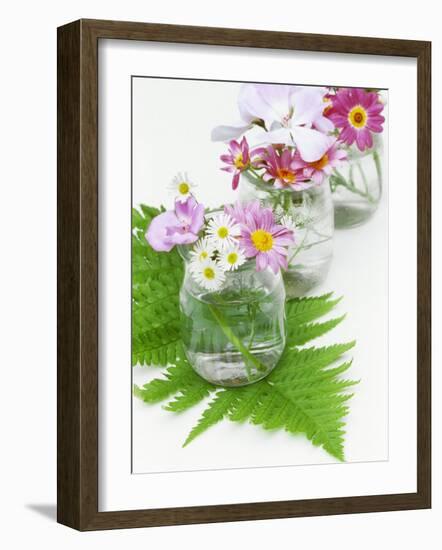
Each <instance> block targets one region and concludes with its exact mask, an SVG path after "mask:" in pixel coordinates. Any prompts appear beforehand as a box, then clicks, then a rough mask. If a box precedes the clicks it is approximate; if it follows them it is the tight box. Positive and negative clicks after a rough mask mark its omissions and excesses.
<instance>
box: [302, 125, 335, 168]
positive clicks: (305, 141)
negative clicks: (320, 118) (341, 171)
mask: <svg viewBox="0 0 442 550" xmlns="http://www.w3.org/2000/svg"><path fill="white" fill-rule="evenodd" d="M292 135H293V141H294V142H295V144H296V146H297V147H298V149H299V153H300V155H301V157H302V159H303V160H305V161H306V162H314V161H316V160H319V159H320V158H321V157H322V156H323V155H324V153H326V151H327V150H328V149H329V147H330V144H331V143H332V142H331V140H330V138H329V137H328V136H325V135H324V134H322V133H321V132H318V131H317V130H312V129H310V128H303V127H300V126H299V127H296V128H295V129H292Z"/></svg>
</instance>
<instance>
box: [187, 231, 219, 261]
mask: <svg viewBox="0 0 442 550" xmlns="http://www.w3.org/2000/svg"><path fill="white" fill-rule="evenodd" d="M214 252H215V247H214V246H213V244H212V242H211V241H210V239H208V238H207V237H203V238H202V239H200V240H199V241H198V242H197V243H196V244H195V246H194V247H193V249H192V250H191V251H190V256H191V258H192V262H195V263H198V262H205V261H207V260H210V259H211V258H212V256H213V253H214Z"/></svg>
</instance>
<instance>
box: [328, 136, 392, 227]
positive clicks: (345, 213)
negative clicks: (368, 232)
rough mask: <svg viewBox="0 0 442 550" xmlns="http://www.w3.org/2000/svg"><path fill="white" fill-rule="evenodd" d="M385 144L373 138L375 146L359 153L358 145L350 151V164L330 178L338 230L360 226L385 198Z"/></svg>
mask: <svg viewBox="0 0 442 550" xmlns="http://www.w3.org/2000/svg"><path fill="white" fill-rule="evenodd" d="M383 158H384V155H383V141H382V136H381V135H375V136H374V143H373V147H371V148H370V149H366V150H365V151H362V152H361V151H359V149H358V148H357V147H356V145H355V144H353V145H352V146H351V147H349V148H348V149H347V159H348V162H347V163H345V165H344V167H343V168H340V169H339V170H337V169H335V170H334V172H333V174H332V175H331V176H330V188H331V191H332V197H333V203H334V208H335V227H336V228H337V229H345V228H349V227H357V226H359V225H362V224H363V223H365V222H366V221H368V220H369V219H370V218H371V217H372V216H373V214H374V213H375V212H376V210H377V208H378V206H379V202H380V200H381V197H382V185H383V179H382V176H383Z"/></svg>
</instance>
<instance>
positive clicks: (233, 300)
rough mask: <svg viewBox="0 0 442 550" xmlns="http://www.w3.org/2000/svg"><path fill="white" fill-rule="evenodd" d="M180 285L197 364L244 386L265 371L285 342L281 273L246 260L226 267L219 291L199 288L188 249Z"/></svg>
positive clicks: (184, 324) (184, 326) (211, 375)
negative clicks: (261, 268)
mask: <svg viewBox="0 0 442 550" xmlns="http://www.w3.org/2000/svg"><path fill="white" fill-rule="evenodd" d="M180 252H181V255H182V256H183V258H184V261H185V274H184V280H183V284H182V286H181V290H180V312H181V313H180V317H181V331H182V340H183V343H184V350H185V353H186V356H187V359H188V360H189V362H190V364H191V365H192V367H193V369H194V370H195V371H196V372H197V373H198V374H199V375H200V376H202V377H203V378H204V379H205V380H207V381H208V382H211V383H212V384H216V385H219V386H230V387H231V386H245V385H247V384H251V383H253V382H256V381H258V380H261V379H262V378H264V377H265V376H267V375H268V374H269V373H270V372H271V371H272V370H273V369H274V368H275V366H276V365H277V363H278V361H279V358H280V357H281V355H282V352H283V351H284V347H285V341H286V334H285V291H284V284H283V281H282V277H281V274H280V273H278V274H277V275H275V274H274V273H273V272H271V271H269V270H265V271H261V272H257V271H256V270H255V262H254V261H248V262H246V263H245V264H244V265H243V266H241V267H239V268H238V269H237V270H236V271H228V272H226V274H225V275H226V279H225V282H224V283H223V286H222V287H221V288H220V289H219V290H216V291H209V290H205V289H203V288H201V286H200V285H199V284H198V283H197V282H196V281H195V279H194V278H193V275H192V273H191V270H190V262H189V258H188V256H187V254H186V251H184V252H183V249H182V248H181V250H180Z"/></svg>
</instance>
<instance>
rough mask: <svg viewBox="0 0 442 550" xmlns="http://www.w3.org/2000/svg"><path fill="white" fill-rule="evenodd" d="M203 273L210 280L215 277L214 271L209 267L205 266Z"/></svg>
mask: <svg viewBox="0 0 442 550" xmlns="http://www.w3.org/2000/svg"><path fill="white" fill-rule="evenodd" d="M203 275H204V277H205V278H206V279H209V280H210V281H211V280H212V279H214V278H215V271H214V270H213V269H212V268H211V267H205V268H204V271H203Z"/></svg>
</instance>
